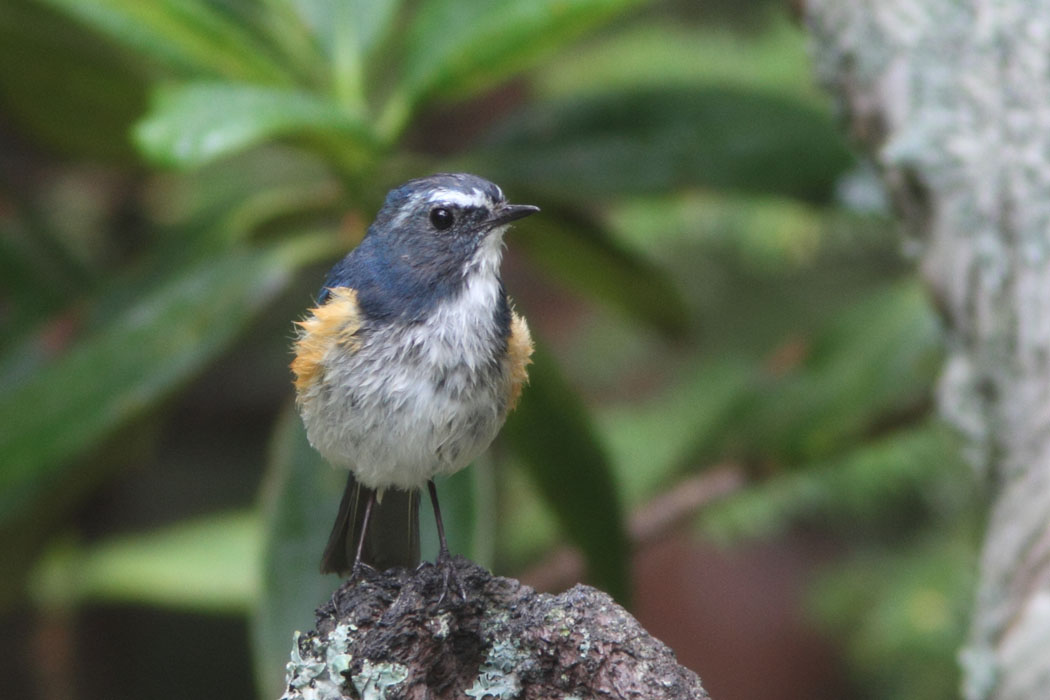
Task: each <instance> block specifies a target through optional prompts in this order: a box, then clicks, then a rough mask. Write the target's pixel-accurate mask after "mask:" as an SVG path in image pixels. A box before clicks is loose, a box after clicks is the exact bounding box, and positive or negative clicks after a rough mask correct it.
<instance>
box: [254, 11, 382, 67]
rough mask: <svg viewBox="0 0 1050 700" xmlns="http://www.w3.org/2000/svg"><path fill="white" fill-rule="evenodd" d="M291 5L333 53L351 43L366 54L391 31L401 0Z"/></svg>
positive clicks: (355, 48)
mask: <svg viewBox="0 0 1050 700" xmlns="http://www.w3.org/2000/svg"><path fill="white" fill-rule="evenodd" d="M278 1H280V0H271V2H278ZM290 4H291V5H292V7H294V8H295V11H296V12H298V14H299V16H300V17H301V18H302V20H303V23H304V24H305V25H306V26H307V27H308V28H309V29H310V31H312V32H313V33H314V34H315V35H316V36H317V37H318V38H319V39H320V43H321V45H322V46H324V47H325V49H326V50H327V51H328V53H329V54H334V53H336V52H337V51H340V50H341V48H340V47H341V46H343V45H348V46H349V47H350V48H351V49H352V50H353V51H354V52H355V53H357V54H359V55H362V56H363V55H367V54H368V53H369V52H370V51H371V50H372V49H373V48H374V47H375V46H376V44H377V43H378V42H380V41H381V40H382V39H383V37H384V36H385V35H386V33H387V32H389V31H390V28H391V24H392V21H393V19H394V17H395V16H396V14H397V11H398V9H399V8H400V7H401V0H290Z"/></svg>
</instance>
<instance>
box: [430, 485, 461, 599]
mask: <svg viewBox="0 0 1050 700" xmlns="http://www.w3.org/2000/svg"><path fill="white" fill-rule="evenodd" d="M427 490H428V491H430V504H431V505H432V506H433V507H434V520H435V521H436V523H437V531H438V542H439V545H438V558H437V564H438V566H440V567H441V578H442V586H441V597H440V598H438V605H441V603H442V602H444V600H445V596H446V595H447V594H448V586H449V582H450V581H454V582H455V585H456V588H457V589H458V592H459V597H460V599H462V600H466V599H467V592H466V591H465V590H463V582H462V581H460V580H459V577H458V576H456V565H455V563H454V562H453V561H452V554H450V553H449V551H448V542H447V541H446V540H445V524H444V523H443V522H441V507H440V506H439V505H438V493H437V486H435V485H434V480H433V479H431V480H430V481H428V482H427Z"/></svg>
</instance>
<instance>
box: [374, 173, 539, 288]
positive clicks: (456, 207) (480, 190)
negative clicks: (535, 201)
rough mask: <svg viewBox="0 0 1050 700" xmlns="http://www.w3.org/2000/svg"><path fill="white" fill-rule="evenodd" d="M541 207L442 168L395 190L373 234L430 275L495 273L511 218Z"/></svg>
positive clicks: (387, 248)
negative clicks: (517, 201) (511, 198)
mask: <svg viewBox="0 0 1050 700" xmlns="http://www.w3.org/2000/svg"><path fill="white" fill-rule="evenodd" d="M537 211H539V208H538V207H534V206H532V205H528V204H509V203H508V202H507V200H506V198H505V197H504V196H503V192H502V190H500V188H499V187H497V186H496V185H495V184H493V183H491V182H489V181H488V180H485V179H482V178H480V177H477V176H476V175H469V174H465V173H442V174H438V175H431V176H429V177H424V178H420V179H418V180H411V181H409V182H407V183H405V184H404V185H402V186H400V187H398V188H396V189H394V190H391V191H390V193H389V194H388V195H387V197H386V201H385V202H384V204H383V207H382V209H380V211H379V214H378V215H377V216H376V220H375V222H374V223H373V224H372V226H371V227H370V228H369V230H368V235H369V237H372V238H374V239H376V240H375V241H374V243H376V244H379V245H380V246H381V248H382V249H383V250H384V251H385V252H386V253H387V254H388V255H391V256H395V257H397V258H398V263H399V266H400V265H408V266H409V267H411V268H413V269H415V270H416V271H417V272H419V273H420V274H424V275H426V276H430V275H436V276H439V277H441V276H451V277H455V276H459V275H463V276H466V275H469V274H472V273H475V272H491V273H496V272H497V270H498V267H499V262H500V258H501V256H502V245H503V234H504V233H505V232H506V230H507V226H508V224H510V223H511V222H512V221H516V220H517V219H521V218H523V217H525V216H528V215H530V214H534V213H536V212H537Z"/></svg>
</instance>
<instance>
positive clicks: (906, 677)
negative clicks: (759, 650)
mask: <svg viewBox="0 0 1050 700" xmlns="http://www.w3.org/2000/svg"><path fill="white" fill-rule="evenodd" d="M973 510H974V511H977V510H978V509H973ZM976 519H977V518H974V517H972V516H971V517H969V518H965V517H964V518H956V521H955V522H953V523H946V524H945V526H942V527H940V528H938V530H937V531H932V532H923V533H919V535H918V536H916V535H914V534H912V535H911V536H909V537H906V538H898V541H897V542H896V543H895V544H896V546H895V547H893V548H892V549H890V548H885V547H882V548H871V547H869V548H865V549H862V550H861V551H860V552H857V551H856V550H857V547H853V548H852V550H851V551H852V555H851V556H849V557H847V558H845V559H844V560H843V559H842V558H839V561H837V562H835V563H834V564H833V565H832V566H830V567H822V570H821V571H820V572H819V573H818V576H817V578H816V580H815V582H814V583H813V584H812V585H811V586H810V590H809V591H808V595H807V598H808V601H807V603H808V605H807V606H806V607H807V608H808V611H809V613H810V615H809V617H810V618H813V619H815V621H816V622H818V624H820V625H821V627H823V628H824V629H825V630H826V631H827V632H828V633H830V634H833V635H835V638H836V639H837V640H839V646H840V647H841V651H842V653H843V654H844V655H845V657H846V659H847V660H848V661H849V665H850V672H851V676H852V677H854V678H856V682H857V683H859V684H861V685H862V686H863V687H864V688H865V689H866V694H867V693H871V695H870V697H878V698H884V699H885V700H942V699H943V698H952V697H957V696H958V695H959V688H960V678H959V676H960V664H959V648H960V647H961V645H963V644H964V643H965V640H966V637H967V632H968V630H969V627H970V616H971V611H972V607H973V599H974V590H975V588H976V583H977V582H976V576H975V572H976V571H978V552H977V547H976V540H975V538H974V537H973V533H974V532H976V531H978V530H979V529H980V528H978V527H974V520H976ZM960 521H961V523H960Z"/></svg>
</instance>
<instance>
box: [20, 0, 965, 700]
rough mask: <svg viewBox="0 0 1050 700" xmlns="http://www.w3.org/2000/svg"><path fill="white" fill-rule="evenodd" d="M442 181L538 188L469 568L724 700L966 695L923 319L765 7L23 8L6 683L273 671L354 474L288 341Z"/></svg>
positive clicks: (249, 679) (70, 691)
mask: <svg viewBox="0 0 1050 700" xmlns="http://www.w3.org/2000/svg"><path fill="white" fill-rule="evenodd" d="M442 170H468V171H471V172H476V173H478V174H480V175H482V176H485V177H488V178H490V179H492V180H494V181H496V182H497V183H499V184H500V185H501V186H502V187H503V189H504V191H506V192H507V194H508V196H509V197H510V198H511V200H512V201H515V202H522V203H532V204H537V205H539V206H540V207H542V209H543V214H542V216H537V217H533V218H530V219H529V220H528V221H527V222H523V223H522V225H520V226H519V227H518V228H517V229H515V230H514V231H513V232H512V233H511V235H510V236H509V237H508V253H507V259H506V262H505V277H506V282H507V287H508V289H509V290H510V291H511V294H512V296H513V297H514V298H515V300H516V303H517V306H518V308H519V310H521V311H522V312H523V313H524V315H525V316H527V318H528V319H529V322H530V325H531V326H532V328H533V331H534V334H535V335H536V337H537V339H538V342H539V348H538V352H537V357H536V363H535V365H534V367H533V371H532V383H531V385H530V386H529V387H528V388H527V389H526V391H525V394H524V397H523V400H522V403H521V406H520V408H519V410H518V411H517V413H516V414H514V416H513V417H512V418H511V419H510V421H509V422H508V425H507V427H506V429H505V431H504V433H503V434H502V435H501V437H500V439H499V440H498V441H497V442H496V443H495V444H494V446H493V448H492V449H491V450H490V451H489V453H488V454H487V455H486V456H485V457H484V458H483V459H482V460H480V461H479V463H478V464H476V465H474V467H473V468H471V469H468V470H464V471H463V472H461V473H460V474H458V475H456V476H455V477H453V478H451V479H448V480H446V481H444V482H442V483H441V485H440V488H441V491H442V499H443V500H442V504H443V506H444V508H443V509H447V510H446V523H447V524H448V526H449V528H450V531H451V532H450V539H451V541H452V548H453V550H454V551H457V552H461V553H464V554H468V555H469V556H471V557H472V558H473V559H475V560H477V561H479V562H481V563H483V564H485V565H486V566H489V567H491V568H492V569H493V570H495V571H496V572H497V573H499V574H502V575H508V576H515V577H519V578H522V579H523V580H525V581H526V582H528V583H530V584H532V585H535V586H536V587H538V588H541V589H543V590H551V591H560V590H563V589H565V588H567V587H569V586H570V585H572V584H573V583H574V582H576V581H580V580H582V581H587V582H589V583H592V584H594V585H597V586H599V587H601V588H603V589H604V590H606V591H608V592H610V593H611V594H612V595H614V596H615V597H616V598H617V599H618V600H619V601H620V602H622V603H623V604H625V605H627V606H628V607H629V609H630V610H631V611H632V612H633V613H634V614H635V615H636V616H637V617H638V618H639V620H640V621H641V623H642V624H643V625H644V626H645V627H647V628H648V629H649V631H650V632H652V633H653V634H654V635H656V636H657V637H659V638H661V639H662V640H663V641H665V642H666V643H667V644H669V645H670V646H671V647H672V648H673V649H674V650H675V651H676V653H677V655H678V658H679V660H680V661H681V662H682V663H683V664H685V665H686V666H688V667H690V668H692V669H693V670H695V671H697V672H698V673H699V674H700V676H701V677H702V679H703V682H704V685H705V687H706V688H707V689H708V691H709V692H710V693H711V695H712V697H715V698H723V699H749V698H764V699H767V700H768V699H781V698H782V699H788V698H792V699H793V698H807V699H810V700H812V699H814V698H878V699H890V698H908V699H909V700H926V699H930V700H932V699H936V698H949V697H955V696H956V695H957V687H958V677H957V670H956V662H955V653H956V649H957V648H958V646H959V645H960V644H961V641H962V638H963V636H964V634H965V630H966V612H967V610H968V608H969V604H970V597H971V591H972V581H971V572H972V570H973V568H974V561H975V547H976V540H977V534H978V528H979V525H980V522H981V511H980V508H979V505H978V502H977V499H976V498H975V497H974V496H975V491H976V490H975V488H974V483H973V478H972V476H971V473H970V471H969V469H968V468H967V467H966V466H965V464H964V462H963V460H962V458H961V456H960V453H959V445H958V443H957V441H956V439H955V438H954V437H953V435H952V434H951V433H950V432H949V431H948V430H947V429H946V428H944V427H943V426H941V425H940V424H939V423H938V421H937V420H936V417H935V416H934V415H933V411H932V393H933V386H934V381H935V379H936V377H937V374H938V371H939V366H940V360H941V345H942V343H941V337H940V329H939V328H938V323H937V319H936V314H935V313H934V310H933V309H932V307H931V305H930V302H929V300H928V299H927V297H926V295H925V294H924V291H923V289H922V288H921V285H920V283H919V282H918V280H917V278H916V275H915V274H914V272H913V269H912V264H911V263H910V261H909V259H908V256H907V252H908V251H907V245H906V242H905V241H903V240H902V238H901V236H900V234H899V232H898V231H897V229H896V227H895V225H894V222H893V218H892V212H891V211H890V208H889V206H888V203H887V202H886V201H885V196H884V194H883V192H882V190H881V188H880V183H879V181H878V179H877V176H876V173H875V172H874V171H873V169H872V168H871V166H870V165H869V164H866V163H865V162H863V161H862V160H860V159H859V158H858V157H857V156H856V155H855V154H853V153H852V152H851V150H850V147H849V144H848V143H846V142H845V140H844V138H843V136H842V134H841V130H840V129H839V128H838V127H837V124H836V119H835V115H834V114H833V111H832V107H831V104H830V102H829V100H828V99H827V98H826V97H825V95H823V94H822V92H821V90H820V89H819V87H818V86H816V85H815V84H814V83H813V79H812V71H811V67H810V61H809V57H808V55H807V42H806V35H805V29H804V27H803V26H802V25H801V24H800V21H799V19H798V17H797V16H796V14H795V12H794V11H793V9H792V7H791V5H790V3H786V2H784V1H783V0H766V1H761V0H752V1H750V2H739V1H732V0H670V1H666V2H657V1H648V2H647V1H644V0H533V1H532V2H528V3H522V2H515V1H514V0H494V1H492V2H487V3H476V2H471V1H470V0H373V1H372V2H366V1H364V0H361V1H359V2H347V3H345V4H341V3H335V2H328V1H326V0H91V1H90V2H87V1H83V0H4V2H3V3H2V4H0V552H2V553H3V561H4V563H3V566H2V567H0V629H2V632H0V664H3V670H4V671H5V673H4V674H3V675H4V678H5V695H7V696H9V697H19V698H41V699H43V700H60V699H63V700H64V699H71V698H85V699H87V698H114V699H116V698H132V697H134V698H141V697H148V698H161V699H162V698H176V697H179V698H182V697H193V696H196V697H211V696H215V695H221V696H223V697H228V698H274V697H277V696H278V695H279V694H280V693H281V692H282V680H283V672H284V664H285V662H286V661H287V658H288V651H289V649H290V647H291V644H292V638H293V633H294V632H295V631H296V630H303V631H305V630H307V629H309V628H311V627H312V624H313V618H312V610H313V608H314V607H315V606H316V605H318V604H320V603H321V602H322V601H324V600H326V599H327V596H328V595H329V594H330V593H331V591H332V590H334V588H335V587H336V586H337V585H338V584H339V580H338V579H337V578H336V577H334V576H327V577H322V576H320V575H319V574H317V573H316V572H317V564H318V561H319V556H320V552H321V549H322V546H323V544H324V540H325V537H326V535H327V531H328V528H329V527H330V525H331V521H332V518H333V517H334V514H335V509H336V505H337V503H338V499H339V495H340V491H341V488H342V482H343V478H344V477H343V475H342V474H340V473H335V472H334V471H333V470H331V469H330V468H329V467H327V466H326V465H324V463H323V462H322V461H321V460H320V458H319V457H317V455H316V454H314V453H313V451H312V450H310V448H309V446H308V445H307V444H306V443H305V439H304V437H303V434H302V430H301V426H300V424H299V421H298V418H297V416H296V415H295V413H294V410H293V408H292V391H291V383H290V375H289V370H288V362H289V361H290V359H291V357H290V349H289V348H290V342H291V338H292V325H291V324H292V321H293V320H295V319H297V318H299V317H300V316H301V315H302V314H303V313H304V311H305V309H306V308H307V307H308V306H309V305H310V303H311V301H312V299H313V297H314V295H315V294H316V292H317V289H318V287H319V286H320V283H321V282H322V280H323V278H324V273H325V271H326V270H327V268H328V267H329V266H330V265H331V264H332V263H333V262H334V261H335V260H337V259H338V258H339V257H340V256H342V255H343V254H345V252H346V251H347V250H349V249H350V248H351V247H352V246H353V245H355V243H356V242H357V241H358V240H359V239H360V237H361V236H362V235H363V233H364V230H365V228H366V227H367V224H368V222H369V221H370V219H371V217H372V216H373V215H374V213H375V211H376V209H377V208H378V206H379V204H380V203H381V201H382V197H383V196H384V194H385V192H386V191H387V190H388V189H389V188H390V187H392V186H395V185H397V184H399V183H400V182H402V181H404V180H406V179H409V178H411V177H417V176H420V175H424V174H427V173H431V172H435V171H442ZM424 516H425V517H423V518H422V521H423V522H424V524H425V525H427V526H430V518H429V511H428V510H427V509H426V508H425V507H424ZM426 536H427V537H429V538H432V537H433V534H432V533H427V534H426ZM430 546H431V554H432V551H433V542H432V541H431V542H430Z"/></svg>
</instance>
